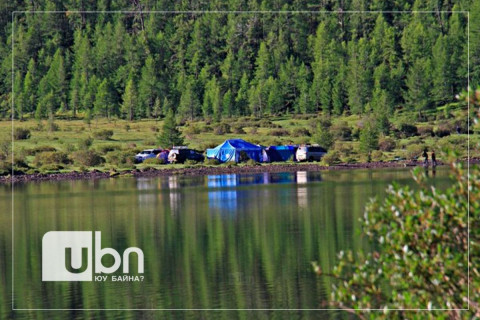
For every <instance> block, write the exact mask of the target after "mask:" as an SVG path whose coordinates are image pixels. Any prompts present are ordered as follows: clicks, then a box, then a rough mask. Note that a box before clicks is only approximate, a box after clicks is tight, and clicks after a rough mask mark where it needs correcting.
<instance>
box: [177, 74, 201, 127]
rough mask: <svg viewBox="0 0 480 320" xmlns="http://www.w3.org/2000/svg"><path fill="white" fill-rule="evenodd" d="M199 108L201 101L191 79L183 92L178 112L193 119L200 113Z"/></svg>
mask: <svg viewBox="0 0 480 320" xmlns="http://www.w3.org/2000/svg"><path fill="white" fill-rule="evenodd" d="M199 109H200V103H199V101H198V97H197V94H196V93H195V91H194V90H193V85H192V80H189V81H187V83H186V87H185V90H183V92H182V96H181V98H180V105H179V106H178V112H179V114H180V115H181V116H182V117H184V118H188V119H190V120H193V119H194V118H195V117H196V116H197V115H198V114H199Z"/></svg>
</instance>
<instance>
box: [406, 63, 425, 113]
mask: <svg viewBox="0 0 480 320" xmlns="http://www.w3.org/2000/svg"><path fill="white" fill-rule="evenodd" d="M406 85H407V88H408V90H407V92H406V97H405V98H406V102H407V105H408V106H409V108H410V109H412V110H416V111H422V110H425V109H427V108H428V107H429V106H430V105H431V101H430V87H431V73H430V60H428V59H425V58H423V59H417V60H415V62H414V63H413V65H412V67H411V68H410V70H409V72H408V75H407V81H406Z"/></svg>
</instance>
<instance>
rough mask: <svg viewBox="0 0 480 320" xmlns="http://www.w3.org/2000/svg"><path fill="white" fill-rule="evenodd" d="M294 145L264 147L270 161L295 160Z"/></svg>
mask: <svg viewBox="0 0 480 320" xmlns="http://www.w3.org/2000/svg"><path fill="white" fill-rule="evenodd" d="M296 151H297V147H294V146H270V147H268V148H267V149H266V152H267V155H268V158H269V160H270V162H275V161H287V160H296V158H295V152H296Z"/></svg>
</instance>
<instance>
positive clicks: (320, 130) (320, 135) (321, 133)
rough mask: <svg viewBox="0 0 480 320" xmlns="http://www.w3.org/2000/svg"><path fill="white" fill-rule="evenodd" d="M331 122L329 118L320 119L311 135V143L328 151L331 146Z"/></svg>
mask: <svg viewBox="0 0 480 320" xmlns="http://www.w3.org/2000/svg"><path fill="white" fill-rule="evenodd" d="M331 126H332V122H331V121H330V119H329V118H321V119H320V120H319V121H318V123H317V128H316V131H315V134H314V135H313V142H314V143H317V144H318V145H320V146H322V147H323V148H325V149H327V150H328V149H330V147H331V146H333V142H334V140H333V134H332V132H331V130H330V127H331Z"/></svg>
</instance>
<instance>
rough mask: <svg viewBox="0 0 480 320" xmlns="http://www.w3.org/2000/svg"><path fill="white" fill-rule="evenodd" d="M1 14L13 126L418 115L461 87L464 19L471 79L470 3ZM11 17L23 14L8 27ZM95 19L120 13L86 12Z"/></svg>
mask: <svg viewBox="0 0 480 320" xmlns="http://www.w3.org/2000/svg"><path fill="white" fill-rule="evenodd" d="M0 7H1V12H0V19H1V25H2V28H1V29H0V52H1V55H0V57H1V59H2V61H1V62H2V64H1V66H0V79H1V82H0V110H1V113H0V114H1V116H2V117H4V118H7V117H9V116H10V115H11V96H12V92H11V91H12V87H13V89H14V93H15V94H14V96H15V117H16V118H17V119H25V118H33V117H35V118H37V119H42V118H52V117H63V118H70V117H78V116H81V117H83V118H87V119H90V118H93V117H108V118H112V117H120V118H123V119H127V120H134V119H139V118H158V117H160V116H163V115H165V114H167V112H169V111H170V110H173V111H174V112H175V113H176V114H177V116H178V117H181V118H183V119H197V118H212V119H216V120H219V119H221V118H227V117H232V116H239V115H255V116H262V115H269V114H270V115H278V114H288V113H316V112H319V111H323V112H325V113H329V114H333V115H341V114H368V113H372V112H373V113H375V114H376V115H377V116H380V117H385V118H388V117H390V116H391V115H392V114H394V112H403V111H414V112H416V113H417V114H422V112H428V111H429V110H435V109H436V108H437V107H439V106H444V105H446V104H449V103H452V102H454V101H455V95H456V94H457V93H459V92H461V91H462V90H464V89H465V88H466V87H467V67H468V63H467V60H468V59H467V53H468V52H467V48H468V47H467V23H468V19H467V11H469V12H470V30H471V32H470V81H471V83H472V84H473V85H475V84H477V83H479V80H480V63H479V59H480V34H479V29H480V1H473V0H428V1H418V0H417V1H411V0H400V1H395V2H388V1H387V2H384V1H377V0H372V1H367V0H343V1H331V0H322V1H317V2H314V1H306V0H283V1H272V2H267V1H263V2H259V1H257V0H249V1H246V0H230V1H225V2H223V1H211V2H207V1H198V2H194V1H192V2H190V1H175V2H168V1H161V0H160V1H140V0H132V1H116V2H115V3H113V2H110V1H105V0H104V1H98V2H95V1H79V0H73V1H49V0H45V1H12V2H10V1H6V0H3V1H2V4H1V5H0ZM14 10H16V11H23V10H24V11H27V12H26V13H15V14H14V15H13V18H12V15H11V12H12V11H14ZM97 10H98V11H117V10H125V11H128V12H122V13H120V12H109V13H106V12H104V13H90V12H86V11H97ZM151 10H165V11H188V10H191V11H189V12H187V13H173V12H170V13H165V12H158V13H151V12H148V11H151ZM200 10H217V11H227V10H231V11H235V12H230V13H226V12H209V13H201V12H197V11H200ZM295 10H302V12H289V11H295ZM33 11H60V12H57V13H34V12H33ZM245 11H253V12H245ZM327 11H328V12H327ZM354 11H357V12H354ZM358 11H383V12H381V13H380V12H358ZM395 11H432V12H431V13H423V12H417V13H398V12H395ZM452 11H453V12H452ZM455 11H457V12H455ZM458 11H461V12H458ZM12 20H13V23H14V26H12ZM13 27H14V32H13V34H14V39H13V42H14V50H13V61H14V77H12V70H11V69H12V28H13ZM12 81H13V84H12Z"/></svg>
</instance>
